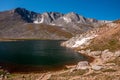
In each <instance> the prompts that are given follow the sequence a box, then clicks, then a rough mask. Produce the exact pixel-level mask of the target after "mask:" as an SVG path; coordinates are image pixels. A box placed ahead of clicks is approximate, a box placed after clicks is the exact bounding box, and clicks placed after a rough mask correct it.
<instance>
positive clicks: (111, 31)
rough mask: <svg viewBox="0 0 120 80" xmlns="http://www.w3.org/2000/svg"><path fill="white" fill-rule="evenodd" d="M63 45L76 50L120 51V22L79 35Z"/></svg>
mask: <svg viewBox="0 0 120 80" xmlns="http://www.w3.org/2000/svg"><path fill="white" fill-rule="evenodd" d="M62 45H63V46H66V47H69V48H74V49H76V50H87V49H90V50H92V51H104V50H106V49H109V50H110V51H116V50H120V20H117V21H114V22H112V23H107V24H104V25H103V26H101V27H99V28H96V29H93V30H91V31H87V32H86V33H83V34H80V35H77V36H75V37H73V38H71V39H70V40H68V41H66V42H64V43H62Z"/></svg>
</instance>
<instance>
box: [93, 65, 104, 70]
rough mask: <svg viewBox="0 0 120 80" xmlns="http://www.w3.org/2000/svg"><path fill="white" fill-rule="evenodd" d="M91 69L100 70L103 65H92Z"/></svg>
mask: <svg viewBox="0 0 120 80" xmlns="http://www.w3.org/2000/svg"><path fill="white" fill-rule="evenodd" d="M91 68H92V69H93V70H101V69H102V68H103V66H101V65H92V67H91Z"/></svg>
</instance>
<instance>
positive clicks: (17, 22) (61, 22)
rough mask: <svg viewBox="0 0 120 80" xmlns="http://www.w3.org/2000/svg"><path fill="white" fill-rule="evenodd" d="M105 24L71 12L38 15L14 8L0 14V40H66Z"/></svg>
mask: <svg viewBox="0 0 120 80" xmlns="http://www.w3.org/2000/svg"><path fill="white" fill-rule="evenodd" d="M106 23H109V21H98V20H96V19H90V18H85V17H83V16H80V15H78V14H76V13H73V12H71V13H68V14H62V13H58V12H46V13H43V14H40V13H36V12H33V11H29V10H26V9H24V8H16V9H13V10H9V11H4V12H0V38H38V39H68V38H70V37H72V36H75V35H76V34H81V33H84V32H86V31H88V30H91V29H93V28H96V27H99V26H100V25H103V24H106ZM28 26H32V27H31V28H33V29H35V31H34V30H33V31H31V30H29V29H27V28H28ZM36 26H37V27H36ZM43 26H45V28H42V27H43ZM50 26H51V27H50ZM39 28H42V29H39ZM53 29H55V30H53ZM51 30H53V32H50V31H51ZM63 34H64V35H63Z"/></svg>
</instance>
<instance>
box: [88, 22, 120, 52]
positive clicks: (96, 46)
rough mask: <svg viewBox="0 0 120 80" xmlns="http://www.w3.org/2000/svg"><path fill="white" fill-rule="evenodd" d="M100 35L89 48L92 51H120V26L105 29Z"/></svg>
mask: <svg viewBox="0 0 120 80" xmlns="http://www.w3.org/2000/svg"><path fill="white" fill-rule="evenodd" d="M98 35H99V36H98V37H96V38H95V39H94V40H93V41H92V44H91V45H90V46H89V48H90V49H91V50H105V49H109V50H111V51H114V50H119V49H120V24H118V26H117V27H112V28H109V29H106V28H105V29H104V28H103V29H102V30H101V31H100V32H98Z"/></svg>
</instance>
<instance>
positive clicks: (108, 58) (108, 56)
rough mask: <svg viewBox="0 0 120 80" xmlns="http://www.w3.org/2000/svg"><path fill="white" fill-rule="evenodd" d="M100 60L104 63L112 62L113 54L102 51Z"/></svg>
mask: <svg viewBox="0 0 120 80" xmlns="http://www.w3.org/2000/svg"><path fill="white" fill-rule="evenodd" d="M101 58H102V59H103V61H104V62H108V61H112V60H113V59H114V58H115V57H114V53H113V52H110V51H109V50H104V51H103V52H102V55H101Z"/></svg>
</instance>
